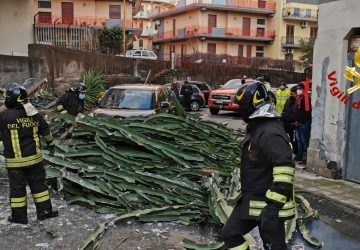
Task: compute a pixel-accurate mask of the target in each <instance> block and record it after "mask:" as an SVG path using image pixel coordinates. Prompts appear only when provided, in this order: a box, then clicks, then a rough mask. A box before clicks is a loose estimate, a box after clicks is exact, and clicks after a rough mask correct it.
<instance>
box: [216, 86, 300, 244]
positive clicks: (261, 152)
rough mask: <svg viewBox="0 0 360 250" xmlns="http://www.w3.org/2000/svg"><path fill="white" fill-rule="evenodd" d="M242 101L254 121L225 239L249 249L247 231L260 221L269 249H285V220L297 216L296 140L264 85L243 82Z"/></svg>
mask: <svg viewBox="0 0 360 250" xmlns="http://www.w3.org/2000/svg"><path fill="white" fill-rule="evenodd" d="M236 102H237V103H238V104H239V105H240V107H241V110H240V111H241V114H242V116H243V119H244V121H245V122H246V123H248V126H247V134H246V136H245V139H244V141H243V146H242V155H241V191H242V198H241V199H240V200H239V201H238V203H237V204H236V206H235V207H234V209H233V212H232V214H231V215H230V217H229V219H228V221H227V222H226V224H225V226H224V228H223V238H224V241H225V244H226V246H227V247H228V248H229V249H232V250H246V249H249V246H248V244H247V242H246V241H245V239H244V238H243V236H244V235H245V234H247V233H249V232H250V231H251V230H252V229H253V228H255V227H256V226H258V228H259V232H260V236H261V238H262V240H263V245H264V248H265V249H266V250H270V249H271V250H285V249H286V242H285V228H284V222H285V220H288V219H290V218H293V217H294V215H295V202H294V194H293V183H294V173H295V168H294V163H293V160H292V152H291V147H290V141H289V138H288V136H287V135H286V132H285V130H284V127H283V124H282V122H281V121H280V120H279V117H280V115H279V114H278V112H277V110H276V107H275V105H274V104H273V103H271V102H270V98H269V94H268V92H267V90H266V87H265V86H264V85H263V84H261V83H260V82H253V83H251V84H248V85H245V86H243V87H241V88H240V89H239V90H238V92H237V94H236ZM274 145H276V146H274Z"/></svg>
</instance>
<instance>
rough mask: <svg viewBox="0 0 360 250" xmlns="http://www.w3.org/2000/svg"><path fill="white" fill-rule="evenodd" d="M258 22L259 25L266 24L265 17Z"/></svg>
mask: <svg viewBox="0 0 360 250" xmlns="http://www.w3.org/2000/svg"><path fill="white" fill-rule="evenodd" d="M257 24H258V25H265V19H258V20H257Z"/></svg>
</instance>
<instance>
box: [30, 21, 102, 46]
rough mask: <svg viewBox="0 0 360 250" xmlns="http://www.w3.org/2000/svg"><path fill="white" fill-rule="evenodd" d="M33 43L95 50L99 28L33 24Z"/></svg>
mask: <svg viewBox="0 0 360 250" xmlns="http://www.w3.org/2000/svg"><path fill="white" fill-rule="evenodd" d="M34 29H35V30H34V35H35V43H37V44H47V45H56V46H61V47H65V48H71V49H78V50H84V51H96V50H97V44H98V35H99V34H98V32H99V29H96V28H93V27H88V26H65V25H64V26H54V25H51V24H50V25H49V24H37V25H35V26H34Z"/></svg>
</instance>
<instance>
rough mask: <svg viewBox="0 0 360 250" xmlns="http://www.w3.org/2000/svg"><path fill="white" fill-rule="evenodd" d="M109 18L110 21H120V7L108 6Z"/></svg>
mask: <svg viewBox="0 0 360 250" xmlns="http://www.w3.org/2000/svg"><path fill="white" fill-rule="evenodd" d="M109 18H110V19H121V5H110V6H109Z"/></svg>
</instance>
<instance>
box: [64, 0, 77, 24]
mask: <svg viewBox="0 0 360 250" xmlns="http://www.w3.org/2000/svg"><path fill="white" fill-rule="evenodd" d="M61 17H62V23H63V24H72V23H74V3H70V2H61Z"/></svg>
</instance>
